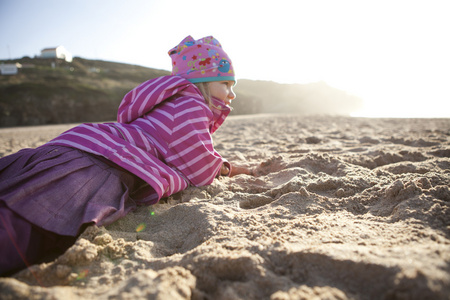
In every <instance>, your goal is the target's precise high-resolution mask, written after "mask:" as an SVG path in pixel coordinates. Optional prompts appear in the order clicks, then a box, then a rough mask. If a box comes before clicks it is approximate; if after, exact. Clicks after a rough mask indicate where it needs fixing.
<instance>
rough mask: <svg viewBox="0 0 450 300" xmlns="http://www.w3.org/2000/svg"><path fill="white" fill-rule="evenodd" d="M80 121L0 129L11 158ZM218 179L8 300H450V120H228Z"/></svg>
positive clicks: (117, 229)
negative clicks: (234, 169) (231, 172)
mask: <svg viewBox="0 0 450 300" xmlns="http://www.w3.org/2000/svg"><path fill="white" fill-rule="evenodd" d="M69 127H70V125H58V126H41V127H32V128H13V129H1V130H0V145H1V149H0V155H1V156H4V155H7V154H9V153H12V152H15V151H17V150H19V149H21V148H23V147H36V146H39V145H41V144H42V143H44V142H45V141H47V140H49V139H51V138H52V137H54V136H56V135H57V134H59V133H60V132H62V131H64V130H66V129H68V128H69ZM214 142H215V147H216V149H217V150H218V152H219V153H221V154H222V155H223V156H224V157H226V158H227V159H228V160H229V161H230V162H236V163H239V164H242V165H246V166H248V167H250V168H252V169H253V172H254V175H255V176H250V175H238V176H235V177H232V178H220V179H216V180H215V181H214V182H213V184H211V185H210V186H206V187H200V188H197V187H191V188H188V189H187V190H185V191H183V192H181V193H178V194H175V195H173V196H171V197H169V198H167V199H163V200H162V201H161V202H160V203H159V204H157V205H154V206H149V207H141V208H139V209H138V210H137V211H135V212H133V213H131V214H129V215H128V216H127V217H125V218H124V219H122V220H119V221H118V222H116V223H114V224H111V225H110V226H107V227H106V228H105V227H100V228H98V227H95V226H91V227H89V228H88V229H87V230H86V231H85V232H84V234H82V236H80V238H79V239H78V240H77V242H76V244H75V245H74V246H73V247H71V248H70V249H69V250H67V251H66V253H65V254H63V255H62V256H60V257H58V258H56V259H55V260H54V261H51V262H48V263H42V264H39V265H33V266H30V267H29V268H28V269H26V270H24V271H22V272H19V273H17V274H15V275H14V276H11V277H7V278H1V279H0V290H1V293H0V298H1V299H279V300H281V299H450V208H449V205H450V190H449V185H450V119H364V118H349V117H327V116H323V117H302V116H293V115H253V116H233V117H229V118H228V119H227V121H226V122H225V123H224V125H223V126H222V128H220V129H219V130H218V131H217V133H215V134H214Z"/></svg>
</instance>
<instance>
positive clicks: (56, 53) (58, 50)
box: [41, 46, 72, 62]
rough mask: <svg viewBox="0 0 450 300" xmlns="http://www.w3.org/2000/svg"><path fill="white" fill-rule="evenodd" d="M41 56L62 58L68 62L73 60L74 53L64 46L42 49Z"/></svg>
mask: <svg viewBox="0 0 450 300" xmlns="http://www.w3.org/2000/svg"><path fill="white" fill-rule="evenodd" d="M41 58H60V59H64V60H65V61H67V62H72V54H71V53H70V52H69V51H67V50H66V48H64V47H63V46H58V47H55V48H45V49H42V50H41Z"/></svg>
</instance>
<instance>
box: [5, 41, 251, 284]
mask: <svg viewBox="0 0 450 300" xmlns="http://www.w3.org/2000/svg"><path fill="white" fill-rule="evenodd" d="M169 55H170V57H171V59H172V75H171V76H163V77H159V78H156V79H152V80H149V81H146V82H144V83H142V84H141V85H139V86H138V87H136V88H135V89H133V90H131V91H130V92H129V93H128V94H127V95H125V97H124V98H123V100H122V102H121V104H120V106H119V109H118V115H117V122H116V123H103V124H82V125H79V126H77V127H75V128H72V129H70V130H68V131H67V132H65V133H63V134H61V135H60V136H58V137H57V138H55V139H53V140H51V141H50V142H48V143H47V144H45V145H43V146H41V147H38V148H36V149H22V150H21V151H19V152H17V153H15V154H12V155H10V156H7V157H4V158H2V159H0V274H3V275H5V274H10V273H11V272H13V271H17V270H19V269H22V268H24V267H26V266H27V265H29V264H32V263H35V262H38V261H39V260H41V259H43V257H44V256H45V255H46V254H48V253H50V252H52V251H56V253H61V251H65V250H66V249H67V248H68V247H69V246H70V245H72V244H73V243H74V241H75V239H76V237H77V236H78V235H79V234H80V233H81V232H82V231H83V229H84V228H85V227H86V226H87V225H89V224H96V225H98V226H104V225H108V224H110V223H112V222H114V221H116V220H117V219H119V218H121V217H123V216H125V215H126V214H127V213H128V212H130V211H131V210H133V209H134V208H135V207H136V205H137V204H141V205H142V204H146V205H149V204H154V203H157V202H158V201H159V200H160V199H161V198H162V197H167V196H170V195H172V194H174V193H177V192H179V191H182V190H184V189H186V188H187V187H188V186H189V185H194V186H203V185H208V184H210V183H211V182H212V181H213V180H214V178H215V177H216V176H220V175H224V176H229V175H230V174H231V172H232V169H231V165H230V163H229V162H227V161H226V160H225V159H223V158H222V157H221V156H220V155H219V154H218V153H217V152H216V151H215V150H214V147H213V142H212V139H211V134H212V133H214V132H215V131H216V130H217V128H219V126H220V125H221V124H222V123H223V122H224V120H225V118H226V116H227V115H228V114H229V112H230V107H229V105H230V104H231V101H232V100H233V99H234V98H235V94H234V92H233V89H232V87H233V86H234V84H235V83H236V79H235V74H234V69H233V65H232V63H231V60H230V58H229V57H228V55H227V54H226V53H225V52H224V51H223V49H222V47H221V45H220V43H219V42H218V41H217V40H216V39H215V38H213V37H212V36H209V37H205V38H202V39H199V40H194V39H193V38H192V37H191V36H188V37H186V38H185V39H184V40H183V41H181V43H180V44H179V45H177V46H176V47H174V48H173V49H171V50H170V51H169ZM244 172H245V171H244Z"/></svg>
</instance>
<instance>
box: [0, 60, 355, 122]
mask: <svg viewBox="0 0 450 300" xmlns="http://www.w3.org/2000/svg"><path fill="white" fill-rule="evenodd" d="M16 62H17V63H20V64H21V65H22V68H21V69H20V70H19V73H18V74H17V75H10V76H0V127H10V126H30V125H44V124H62V123H80V122H102V121H110V120H115V118H116V112H117V107H118V105H119V103H120V101H121V100H122V98H123V96H124V95H125V94H126V93H127V92H128V91H129V90H131V89H132V88H134V87H135V86H137V85H139V84H140V83H142V82H144V81H146V80H148V79H151V78H155V77H158V76H163V75H168V74H170V73H169V72H168V71H165V70H157V69H151V68H146V67H142V66H137V65H129V64H123V63H116V62H107V61H101V60H88V59H83V58H79V57H75V58H74V60H73V62H72V63H67V62H65V61H62V60H54V59H39V58H35V59H33V58H28V57H24V58H22V59H17V60H11V61H1V62H0V63H16ZM235 92H236V95H237V100H236V101H235V102H234V103H233V107H234V111H233V112H232V114H255V113H299V114H305V115H306V114H309V115H310V114H332V115H349V114H350V113H351V112H353V111H355V110H356V109H357V108H358V107H359V106H360V105H361V103H362V101H361V100H360V99H358V98H356V97H354V96H351V95H348V94H346V93H345V92H343V91H340V90H338V89H335V88H332V87H330V86H328V85H326V84H325V83H323V82H319V83H312V84H306V85H300V84H279V83H275V82H271V81H253V80H245V79H242V80H239V83H238V85H237V86H236V88H235Z"/></svg>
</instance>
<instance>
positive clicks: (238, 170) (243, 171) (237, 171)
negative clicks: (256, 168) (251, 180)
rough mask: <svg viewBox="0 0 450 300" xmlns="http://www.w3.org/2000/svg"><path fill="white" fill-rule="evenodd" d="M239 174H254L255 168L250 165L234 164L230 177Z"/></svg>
mask: <svg viewBox="0 0 450 300" xmlns="http://www.w3.org/2000/svg"><path fill="white" fill-rule="evenodd" d="M239 174H247V175H252V176H253V170H251V169H250V168H248V167H244V166H237V165H232V167H231V173H230V177H233V176H236V175H239Z"/></svg>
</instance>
